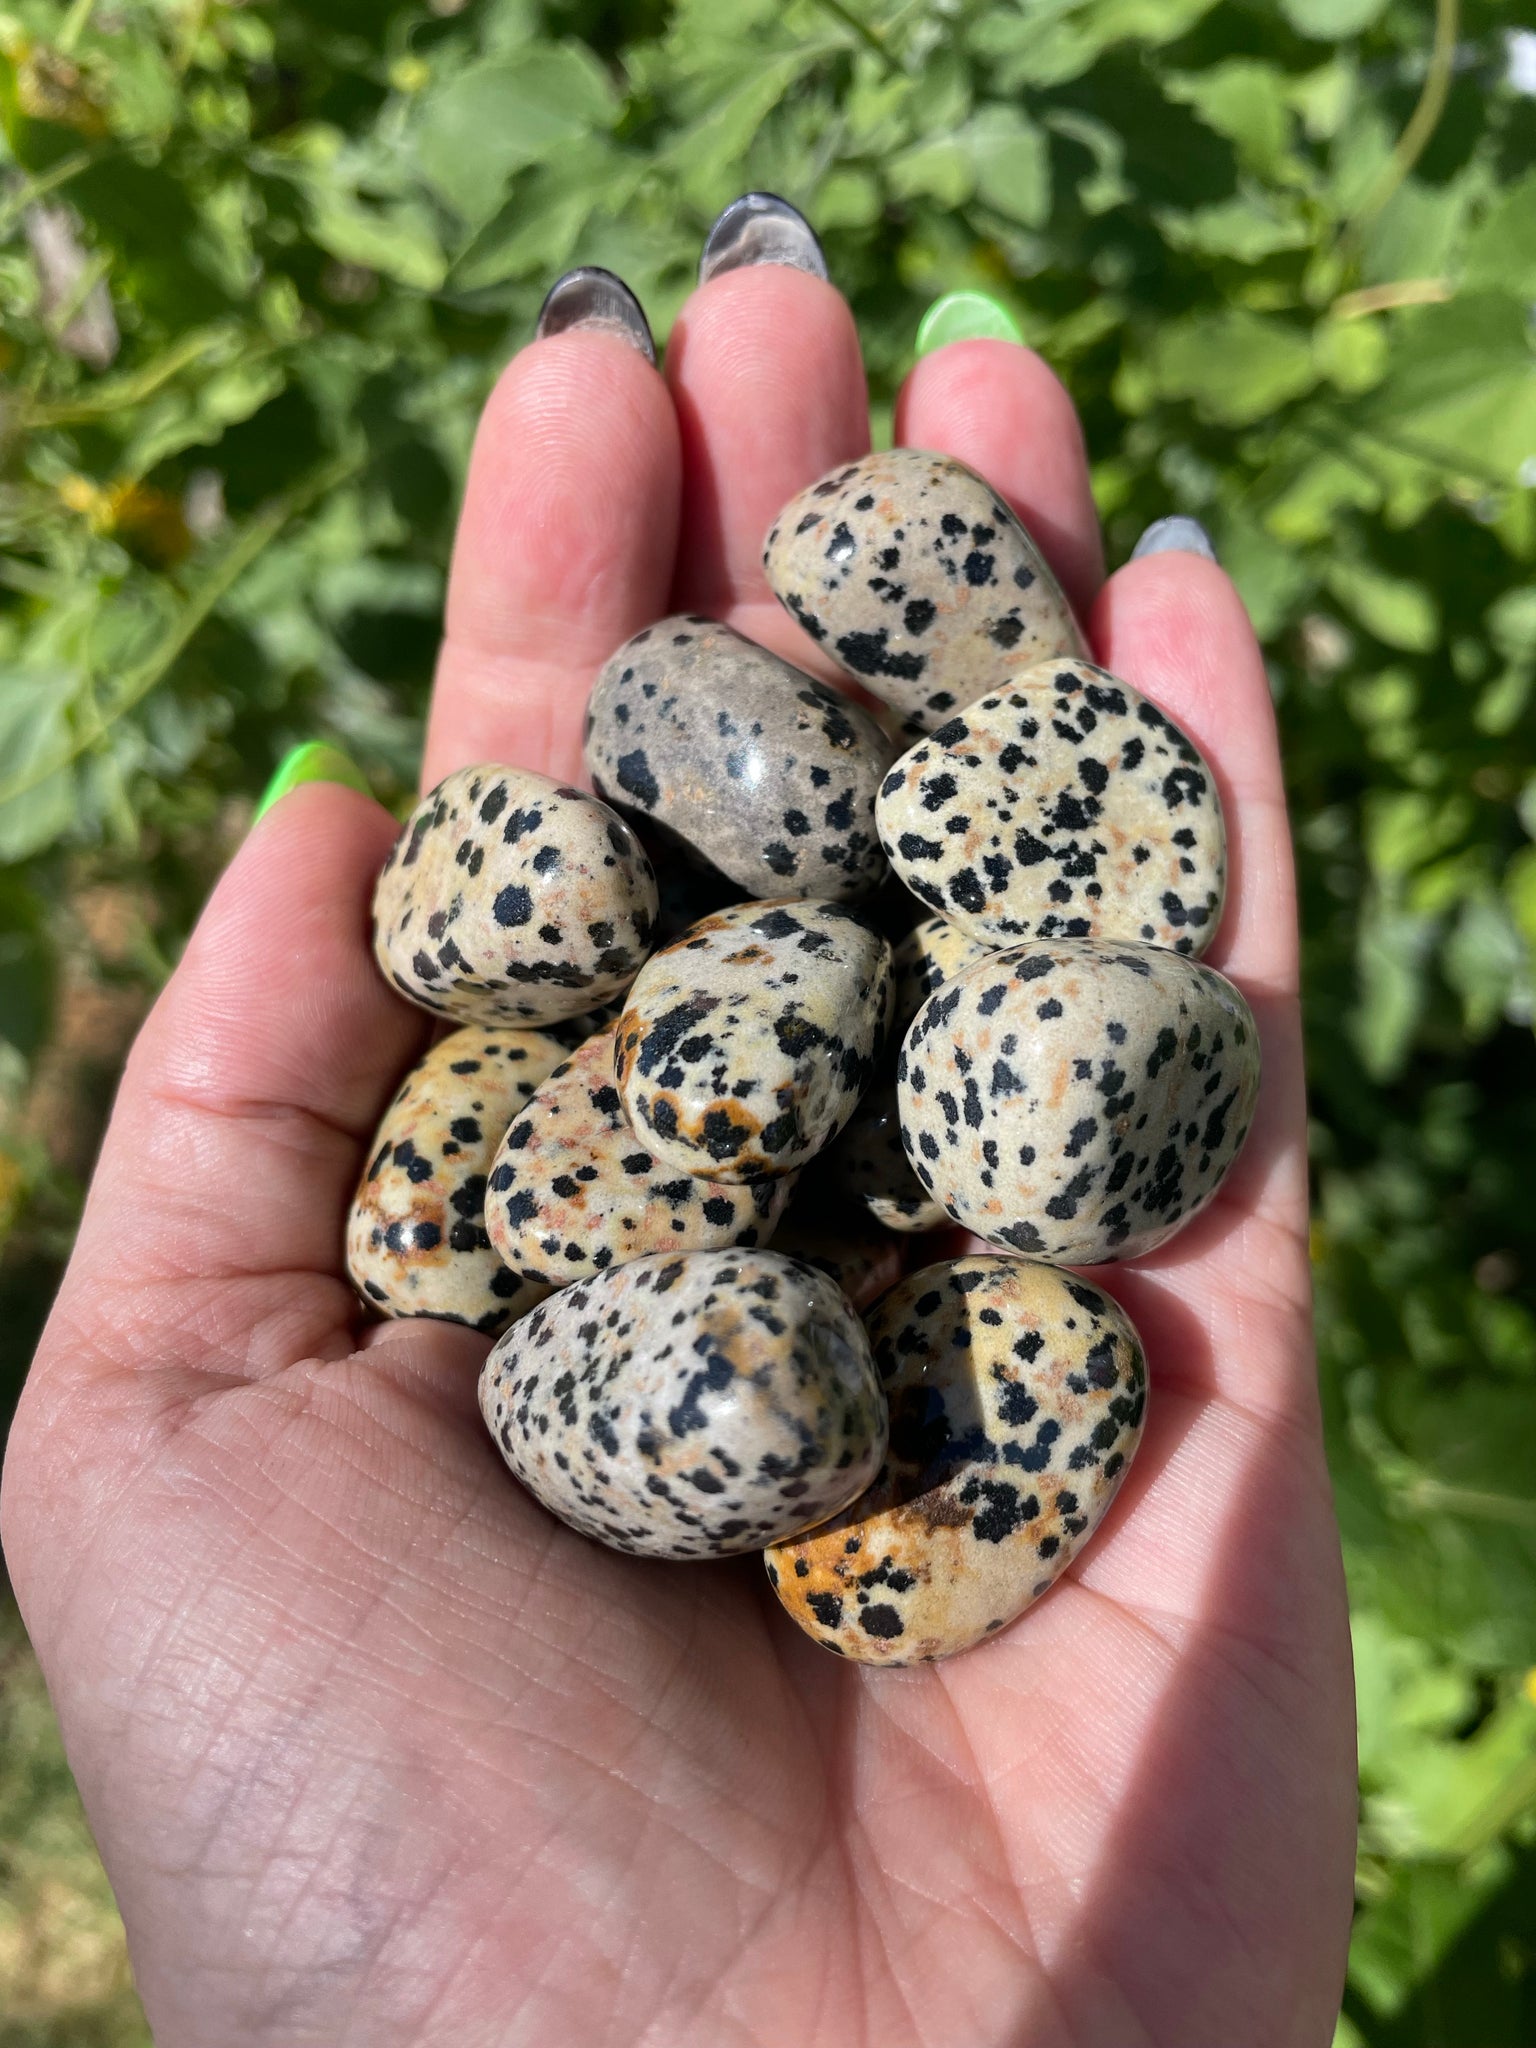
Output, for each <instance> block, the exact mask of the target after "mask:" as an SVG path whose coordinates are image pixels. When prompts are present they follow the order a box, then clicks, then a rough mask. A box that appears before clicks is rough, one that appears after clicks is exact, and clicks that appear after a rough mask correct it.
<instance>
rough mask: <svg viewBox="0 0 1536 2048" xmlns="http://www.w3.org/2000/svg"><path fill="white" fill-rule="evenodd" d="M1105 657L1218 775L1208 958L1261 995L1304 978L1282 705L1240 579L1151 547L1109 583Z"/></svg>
mask: <svg viewBox="0 0 1536 2048" xmlns="http://www.w3.org/2000/svg"><path fill="white" fill-rule="evenodd" d="M1090 633H1091V637H1092V640H1093V645H1094V648H1095V650H1096V653H1097V658H1098V659H1099V660H1100V661H1101V662H1102V663H1103V665H1104V666H1105V667H1106V668H1108V669H1112V670H1113V672H1114V673H1115V674H1116V675H1117V676H1120V677H1122V678H1123V679H1124V680H1125V681H1126V682H1128V683H1130V684H1131V685H1132V686H1133V687H1134V688H1136V689H1138V690H1140V691H1141V692H1142V694H1143V695H1144V696H1147V697H1150V698H1151V699H1152V701H1153V702H1154V703H1155V704H1156V705H1157V706H1158V707H1159V709H1160V710H1163V711H1166V712H1167V714H1168V716H1169V717H1170V718H1171V719H1173V721H1174V723H1175V724H1176V725H1179V726H1182V727H1183V729H1184V731H1185V732H1186V733H1188V735H1189V737H1190V738H1191V739H1192V740H1193V741H1194V742H1195V745H1196V746H1197V747H1199V749H1200V751H1201V752H1202V753H1203V754H1204V755H1205V757H1206V760H1207V761H1208V762H1209V763H1210V764H1211V766H1212V768H1213V769H1214V770H1215V773H1216V780H1217V784H1218V786H1219V788H1220V791H1221V798H1222V808H1223V811H1224V813H1225V817H1226V826H1227V861H1228V876H1227V905H1226V910H1225V912H1224V913H1223V917H1222V924H1221V930H1220V932H1219V933H1218V935H1217V937H1216V939H1215V941H1214V942H1213V944H1212V946H1211V949H1210V953H1209V955H1208V958H1209V960H1210V963H1211V965H1212V966H1213V967H1219V968H1220V969H1221V970H1222V972H1223V973H1224V974H1230V975H1231V976H1232V977H1233V978H1234V979H1235V980H1237V981H1239V982H1240V983H1241V984H1242V987H1243V989H1244V992H1245V993H1246V994H1247V995H1248V997H1249V999H1250V1000H1253V998H1254V997H1255V996H1279V997H1292V996H1294V995H1295V993H1296V986H1297V935H1296V885H1295V874H1294V870H1293V867H1292V862H1291V837H1290V827H1289V824H1288V822H1287V819H1286V811H1285V787H1284V782H1283V779H1282V775H1281V768H1280V746H1279V738H1278V734H1277V731H1276V725H1275V711H1274V704H1273V701H1272V699H1271V697H1270V693H1269V679H1268V677H1267V675H1266V674H1265V670H1264V660H1263V656H1262V655H1261V653H1260V651H1259V644H1258V641H1257V640H1256V639H1255V638H1254V633H1253V627H1252V626H1251V624H1250V623H1249V620H1248V614H1247V612H1246V610H1245V609H1244V607H1243V601H1242V599H1241V598H1240V597H1239V596H1238V594H1237V592H1236V590H1235V589H1234V588H1233V586H1232V583H1231V581H1230V579H1229V578H1228V577H1227V576H1225V575H1224V574H1223V573H1222V571H1221V570H1220V569H1219V568H1217V567H1216V565H1215V563H1213V562H1207V561H1205V560H1203V559H1202V558H1201V557H1200V556H1198V555H1192V554H1184V553H1171V554H1161V555H1149V556H1147V557H1146V558H1145V559H1144V560H1142V561H1139V562H1128V563H1127V564H1126V566H1125V567H1124V568H1123V569H1120V570H1118V571H1117V572H1116V574H1115V575H1114V576H1112V577H1111V578H1110V580H1109V582H1108V583H1107V584H1106V585H1105V586H1104V589H1103V591H1102V592H1101V594H1100V596H1099V599H1098V602H1097V603H1096V604H1095V606H1094V608H1093V612H1092V615H1091V618H1090Z"/></svg>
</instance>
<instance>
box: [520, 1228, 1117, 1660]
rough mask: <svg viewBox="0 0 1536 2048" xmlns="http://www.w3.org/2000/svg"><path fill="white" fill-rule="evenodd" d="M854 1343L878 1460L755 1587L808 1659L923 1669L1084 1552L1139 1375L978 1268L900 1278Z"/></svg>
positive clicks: (1080, 1310) (1008, 1617)
mask: <svg viewBox="0 0 1536 2048" xmlns="http://www.w3.org/2000/svg"><path fill="white" fill-rule="evenodd" d="M535 1313H537V1311H535ZM868 1329H869V1336H870V1342H871V1344H872V1346H873V1348H874V1354H875V1363H876V1365H877V1366H878V1367H879V1370H880V1378H881V1383H882V1385H883V1387H884V1389H885V1394H886V1399H887V1400H888V1402H889V1403H890V1411H891V1440H890V1449H889V1451H888V1453H887V1455H886V1460H885V1463H884V1464H883V1465H882V1466H881V1468H880V1471H879V1473H878V1474H877V1475H876V1477H875V1479H874V1481H873V1483H872V1484H871V1486H870V1488H869V1490H868V1492H867V1493H865V1494H863V1495H861V1496H860V1498H859V1499H858V1500H856V1501H855V1502H854V1503H853V1505H852V1506H851V1507H849V1508H847V1509H845V1510H844V1511H843V1513H842V1514H840V1515H838V1516H837V1517H836V1518H835V1519H834V1520H832V1521H830V1522H827V1523H825V1524H823V1525H822V1526H821V1527H820V1528H817V1529H813V1530H812V1531H811V1532H810V1533H809V1534H808V1535H805V1536H801V1537H798V1538H794V1539H791V1540H789V1541H787V1542H782V1543H779V1544H776V1545H774V1546H772V1547H771V1548H770V1549H769V1550H768V1553H767V1559H766V1562H767V1566H768V1576H769V1578H770V1580H771V1581H772V1583H773V1587H774V1590H775V1592H776V1593H777V1594H778V1596H779V1599H780V1600H781V1601H782V1602H783V1605H784V1607H785V1609H786V1610H787V1611H788V1612H789V1613H790V1614H791V1615H792V1616H793V1617H794V1619H795V1620H796V1621H797V1622H798V1623H799V1624H800V1626H801V1627H802V1628H803V1629H804V1630H805V1632H806V1634H807V1635H808V1636H810V1637H811V1639H812V1640H813V1641H814V1642H818V1643H820V1644H821V1645H822V1646H823V1648H825V1649H829V1650H834V1651H837V1652H839V1653H840V1654H841V1655H843V1656H845V1657H851V1658H854V1659H856V1660H857V1661H858V1662H860V1663H865V1664H915V1663H930V1662H932V1661H934V1660H935V1659H937V1658H939V1657H949V1656H953V1655H954V1654H955V1653H956V1652H957V1651H959V1650H966V1649H969V1648H970V1647H971V1646H972V1645H973V1644H975V1643H979V1642H981V1641H983V1640H984V1638H985V1637H987V1636H989V1635H995V1634H996V1633H997V1631H998V1630H999V1629H1002V1628H1005V1627H1006V1626H1007V1625H1008V1623H1009V1622H1010V1621H1013V1620H1015V1619H1016V1618H1017V1616H1019V1615H1020V1614H1022V1613H1023V1612H1024V1611H1025V1609H1026V1608H1028V1607H1030V1606H1032V1605H1033V1604H1034V1602H1035V1601H1036V1600H1038V1599H1039V1598H1040V1596H1041V1595H1042V1594H1043V1593H1045V1592H1047V1591H1048V1590H1049V1589H1050V1587H1051V1586H1052V1585H1053V1584H1054V1582H1055V1581H1056V1580H1057V1579H1058V1578H1060V1576H1061V1574H1062V1573H1063V1572H1064V1571H1065V1570H1066V1568H1067V1566H1068V1565H1069V1564H1070V1563H1071V1562H1072V1560H1073V1558H1074V1557H1076V1556H1077V1554H1078V1552H1079V1551H1080V1550H1081V1549H1082V1548H1083V1546H1084V1544H1085V1543H1087V1542H1088V1540H1089V1538H1090V1537H1091V1536H1092V1535H1093V1533H1094V1530H1095V1529H1096V1528H1097V1526H1098V1524H1099V1523H1100V1521H1101V1520H1102V1519H1103V1516H1104V1513H1105V1510H1106V1509H1107V1508H1108V1506H1109V1504H1110V1502H1111V1501H1112V1500H1113V1499H1114V1497H1115V1494H1116V1492H1117V1491H1118V1490H1119V1487H1120V1484H1121V1482H1122V1481H1123V1480H1124V1478H1125V1475H1126V1472H1127V1471H1128V1470H1129V1467H1130V1463H1131V1460H1132V1458H1133V1457H1134V1456H1135V1454H1136V1447H1137V1445H1138V1444H1139V1442H1140V1440H1141V1432H1142V1425H1143V1419H1144V1416H1145V1413H1146V1392H1147V1375H1146V1362H1145V1359H1144V1357H1143V1355H1142V1348H1141V1343H1140V1340H1139V1339H1138V1337H1137V1335H1136V1332H1135V1330H1134V1328H1133V1327H1132V1325H1131V1323H1130V1320H1129V1318H1128V1317H1127V1316H1126V1314H1125V1312H1124V1310H1123V1309H1121V1308H1120V1307H1119V1306H1118V1305H1117V1304H1116V1303H1115V1302H1113V1301H1111V1300H1110V1298H1109V1296H1108V1295H1106V1294H1103V1293H1101V1292H1100V1290H1099V1289H1098V1288H1096V1287H1092V1286H1090V1285H1089V1284H1088V1283H1087V1282H1086V1281H1084V1280H1079V1279H1076V1278H1075V1277H1074V1276H1073V1275H1072V1274H1070V1273H1060V1272H1057V1271H1056V1269H1055V1268H1054V1267H1051V1266H1043V1265H1039V1264H1037V1263H1035V1262H1034V1261H1033V1260H1029V1259H1016V1258H998V1257H995V1256H993V1255H990V1254H982V1255H979V1256H977V1257H974V1258H966V1259H955V1260H952V1261H950V1262H949V1263H947V1264H944V1265H939V1266H930V1267H928V1268H927V1270H926V1271H924V1272H921V1273H913V1274H911V1275H909V1277H908V1278H907V1279H905V1280H903V1281H902V1283H901V1284H900V1286H899V1287H895V1288H893V1289H892V1290H891V1292H890V1293H889V1294H888V1295H887V1296H886V1297H885V1299H884V1300H883V1301H882V1302H881V1303H880V1304H879V1306H878V1307H877V1308H876V1309H875V1310H874V1311H873V1313H872V1314H871V1315H870V1317H869V1319H868ZM514 1334H515V1333H514ZM504 1341H505V1340H504Z"/></svg>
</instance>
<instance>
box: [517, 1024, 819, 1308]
mask: <svg viewBox="0 0 1536 2048" xmlns="http://www.w3.org/2000/svg"><path fill="white" fill-rule="evenodd" d="M613 1066H614V1033H613V1028H612V1027H611V1026H610V1028H609V1029H608V1030H606V1031H602V1032H599V1033H598V1034H597V1036H596V1037H594V1038H590V1039H588V1041H587V1042H586V1044H585V1045H582V1046H578V1048H577V1049H576V1051H575V1052H574V1053H573V1054H572V1055H571V1056H570V1058H569V1059H568V1060H567V1061H566V1063H565V1064H564V1065H563V1066H560V1067H557V1068H556V1069H555V1070H554V1072H553V1073H552V1074H551V1075H550V1076H549V1078H548V1079H547V1080H546V1081H545V1082H544V1084H543V1086H542V1087H541V1088H540V1089H539V1090H538V1091H537V1093H536V1094H535V1095H534V1097H533V1099H532V1101H531V1102H529V1104H528V1105H527V1107H526V1109H525V1110H524V1111H523V1112H522V1114H521V1115H520V1116H518V1117H517V1118H516V1120H515V1121H514V1122H513V1123H512V1124H511V1125H510V1127H509V1128H508V1130H507V1133H506V1136H505V1137H504V1138H503V1139H502V1141H501V1144H500V1146H499V1148H498V1149H497V1152H496V1157H495V1159H494V1160H493V1161H492V1163H491V1171H490V1177H489V1183H488V1186H487V1191H486V1197H485V1220H486V1227H487V1229H488V1230H489V1232H490V1238H491V1243H492V1244H493V1245H494V1246H495V1248H496V1251H497V1254H498V1256H499V1257H500V1258H502V1259H503V1260H504V1261H505V1262H506V1264H507V1265H508V1266H509V1267H511V1268H512V1269H513V1270H514V1271H516V1272H518V1273H521V1274H522V1275H523V1277H524V1278H525V1279H528V1280H538V1281H542V1282H543V1283H544V1284H545V1285H546V1286H550V1287H564V1286H566V1285H567V1284H568V1283H569V1282H571V1281H573V1280H587V1279H590V1278H591V1277H592V1276H593V1275H594V1274H596V1273H601V1272H603V1271H604V1270H605V1269H606V1268H607V1267H609V1266H623V1265H627V1264H629V1263H630V1261H631V1260H634V1259H640V1258H645V1257H648V1256H649V1255H651V1254H652V1253H657V1252H667V1253H676V1252H691V1251H704V1250H712V1249H715V1248H716V1247H719V1246H723V1245H736V1244H743V1245H754V1244H760V1243H763V1242H765V1241H766V1240H767V1239H768V1237H769V1236H770V1235H771V1234H772V1231H773V1227H774V1225H775V1224H776V1223H777V1222H778V1219H779V1215H780V1213H781V1211H782V1210H783V1208H784V1205H785V1203H786V1202H787V1201H788V1199H789V1193H790V1188H791V1186H792V1184H793V1180H792V1177H791V1178H789V1179H781V1180H772V1181H769V1180H764V1181H757V1182H755V1183H754V1184H753V1185H751V1186H750V1187H744V1186H726V1185H724V1184H723V1183H721V1182H718V1181H710V1180H702V1179H700V1178H699V1177H698V1176H697V1175H695V1174H692V1173H687V1172H684V1171H681V1170H680V1169H679V1168H678V1167H676V1166H674V1165H672V1164H670V1163H669V1162H667V1161H666V1160H664V1159H661V1158H659V1157H658V1156H657V1155H656V1154H655V1152H654V1151H652V1150H649V1149H648V1148H647V1146H646V1145H645V1143H644V1142H643V1141H642V1140H641V1139H639V1138H637V1137H636V1136H635V1133H634V1132H633V1130H631V1128H630V1126H629V1123H628V1121H627V1119H626V1118H625V1115H624V1111H623V1107H622V1105H621V1104H620V1101H619V1091H618V1088H617V1086H616V1085H615V1082H614V1076H613Z"/></svg>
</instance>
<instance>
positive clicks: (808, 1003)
mask: <svg viewBox="0 0 1536 2048" xmlns="http://www.w3.org/2000/svg"><path fill="white" fill-rule="evenodd" d="M892 994H893V985H892V980H891V949H890V947H889V946H888V945H887V944H886V942H885V940H884V939H882V938H881V937H880V936H879V934H878V933H877V932H873V931H871V930H870V929H869V927H868V926H867V925H865V924H863V923H862V922H861V921H860V920H859V919H858V918H857V917H855V916H854V915H853V913H852V912H851V911H848V910H845V909H843V908H842V907H841V905H839V904H836V903H816V902H803V901H798V900H791V901H788V902H779V903H743V904H737V905H735V906H734V907H733V908H732V909H730V910H723V911H721V912H719V913H718V915H716V916H714V917H706V918H704V919H702V920H701V921H700V922H699V923H698V924H696V925H695V926H694V928H693V930H692V931H691V932H690V933H688V934H687V935H686V936H685V937H683V938H681V939H678V940H676V941H675V942H674V943H673V944H672V945H670V946H668V947H666V948H665V949H664V950H663V951H662V952H660V953H657V954H654V955H653V956H652V958H651V959H650V960H648V961H647V962H646V965H645V966H644V967H643V968H642V969H641V971H640V973H639V974H638V975H636V977H635V982H634V986H633V987H632V988H631V989H630V992H629V1000H628V1002H627V1004H626V1006H625V1010H624V1015H623V1016H622V1017H621V1018H620V1020H619V1025H618V1063H617V1069H616V1071H617V1075H618V1083H619V1094H620V1096H621V1097H622V1099H623V1104H624V1110H625V1113H626V1115H627V1116H628V1118H629V1121H630V1124H631V1126H632V1128H633V1129H634V1131H635V1132H636V1134H637V1136H638V1137H639V1138H640V1139H641V1140H642V1142H643V1143H644V1144H645V1145H646V1146H648V1147H649V1148H650V1149H651V1150H652V1151H654V1152H656V1153H658V1154H659V1155H660V1157H661V1158H662V1159H664V1160H665V1161H667V1163H668V1164H669V1165H674V1166H678V1167H680V1168H682V1170H683V1171H684V1172H686V1173H699V1174H707V1175H709V1176H710V1177H711V1178H713V1179H717V1180H726V1181H752V1180H758V1179H760V1178H762V1177H763V1176H764V1175H777V1174H782V1173H788V1172H790V1171H791V1170H792V1169H793V1168H794V1167H797V1166H802V1165H803V1164H804V1163H805V1161H806V1160H807V1159H809V1158H811V1157H812V1156H813V1155H814V1154H815V1153H817V1152H819V1151H820V1150H821V1148H822V1146H823V1145H825V1144H827V1143H828V1142H829V1140H830V1139H832V1138H833V1137H835V1136H836V1134H837V1132H838V1131H840V1130H841V1129H842V1127H843V1125H844V1124H845V1123H846V1122H847V1121H848V1118H849V1117H850V1116H851V1115H852V1114H853V1111H854V1108H855V1106H856V1104H857V1103H858V1100H859V1097H860V1096H861V1095H862V1094H863V1093H864V1091H865V1089H866V1088H867V1087H868V1086H869V1085H870V1083H871V1081H872V1080H873V1079H874V1075H875V1067H876V1062H877V1061H878V1059H879V1057H880V1053H881V1051H882V1050H883V1048H884V1046H885V1043H886V1038H887V1033H888V1029H889V1021H890V1012H891V1000H892Z"/></svg>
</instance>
